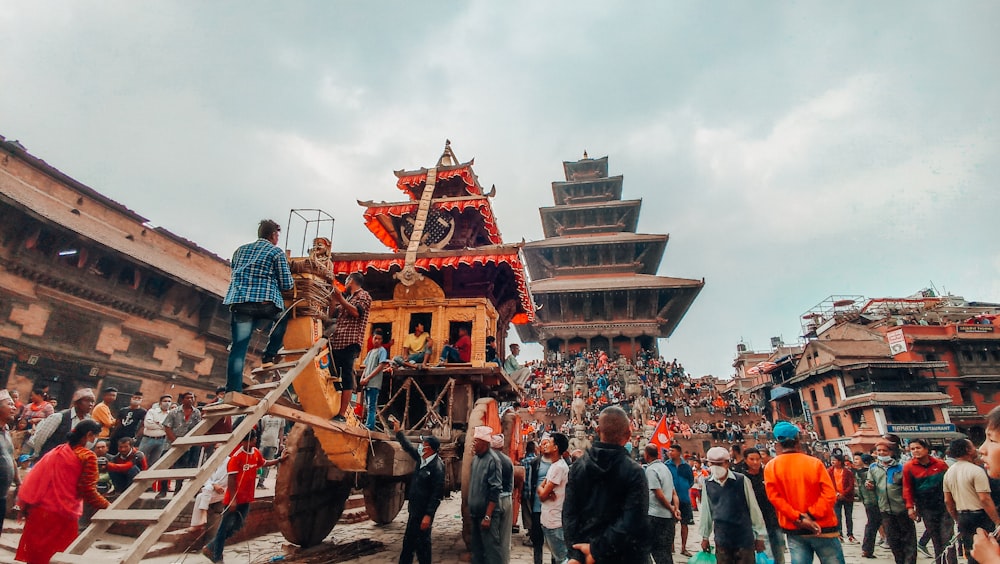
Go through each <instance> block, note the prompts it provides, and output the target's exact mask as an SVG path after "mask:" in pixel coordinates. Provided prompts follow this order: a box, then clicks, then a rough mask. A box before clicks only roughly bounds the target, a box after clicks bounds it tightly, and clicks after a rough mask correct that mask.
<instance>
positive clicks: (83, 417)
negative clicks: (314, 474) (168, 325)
mask: <svg viewBox="0 0 1000 564" xmlns="http://www.w3.org/2000/svg"><path fill="white" fill-rule="evenodd" d="M224 393H225V388H223V387H220V388H219V389H218V390H217V391H216V393H215V394H213V395H211V396H210V397H209V398H207V400H208V401H207V402H202V403H199V402H197V401H196V399H195V395H194V393H193V392H184V393H181V394H180V395H179V396H178V398H177V402H176V403H175V402H174V398H173V397H172V396H171V395H166V394H165V395H163V396H161V397H160V398H159V401H158V402H157V403H155V404H153V405H151V406H149V407H148V408H147V407H145V406H144V405H143V396H142V394H141V393H139V392H136V393H133V394H131V395H130V398H129V404H128V406H127V407H124V408H121V409H117V410H116V409H113V406H114V405H115V402H116V400H117V396H118V390H116V389H115V388H113V387H108V388H105V389H104V390H102V392H101V401H100V402H98V401H97V399H98V398H97V396H96V394H95V393H94V391H93V390H91V389H89V388H82V389H79V390H76V392H74V394H73V396H72V398H71V399H70V405H69V407H68V408H66V409H63V410H58V411H57V410H55V409H54V405H53V402H51V401H49V399H48V397H47V396H48V391H47V390H45V389H44V388H37V389H34V390H32V392H31V395H30V398H31V401H30V403H27V404H22V403H21V402H20V401H18V394H17V392H16V391H9V390H0V488H2V487H3V486H4V484H6V486H7V488H6V489H3V490H2V491H8V490H9V489H10V487H11V486H12V485H13V486H16V488H17V495H16V499H17V506H16V507H15V510H16V511H18V512H19V515H20V517H23V518H24V519H25V528H24V532H23V533H22V536H21V540H20V543H19V547H18V553H17V556H16V558H17V559H18V560H23V561H27V562H48V559H49V558H51V556H52V555H53V554H55V553H56V552H59V551H60V550H63V549H65V548H66V547H67V546H69V544H70V543H71V542H72V541H73V539H74V538H76V535H77V531H78V525H79V524H81V523H84V522H86V520H87V519H88V518H89V516H90V515H92V514H93V511H95V510H97V509H101V508H104V507H107V506H108V504H109V503H110V501H113V500H114V499H115V497H117V496H118V495H119V494H120V493H121V492H123V491H125V490H126V489H127V488H128V487H129V486H130V485H131V484H132V482H133V480H134V479H135V477H136V475H137V474H138V473H139V472H141V471H142V470H146V469H148V468H149V466H150V465H152V464H153V463H154V462H156V461H157V460H158V459H159V458H160V456H162V454H163V453H164V452H165V451H166V449H167V448H169V446H170V443H171V442H173V441H174V440H175V439H176V438H177V437H180V436H184V435H185V434H187V433H188V432H189V431H190V430H191V429H192V428H194V426H195V425H197V424H198V423H199V422H200V421H201V411H200V409H199V408H200V407H203V406H204V405H206V404H210V403H214V402H218V401H222V396H223V395H224ZM258 427H259V429H258V430H256V431H255V434H254V437H253V438H254V447H255V448H256V446H257V445H259V446H260V448H261V450H263V454H262V455H260V464H259V467H260V468H264V467H266V466H272V465H274V464H276V463H277V462H278V460H279V458H278V456H277V451H278V447H279V444H280V442H281V440H282V437H283V435H284V427H285V420H283V419H281V418H278V417H273V416H270V415H268V416H265V418H264V420H263V421H262V422H261V423H260V424H259V426H258ZM232 429H233V422H232V421H231V420H229V419H228V418H224V419H221V420H220V421H219V423H217V424H216V427H213V429H212V431H211V434H225V433H230V432H232ZM258 434H259V437H258ZM258 454H260V453H258ZM207 455H208V453H207V452H203V450H202V449H201V448H191V449H189V450H188V451H187V452H186V453H185V455H184V456H182V457H181V459H180V460H178V461H177V463H175V465H174V467H175V468H194V467H197V466H198V465H200V464H202V462H203V461H204V459H205V458H206V457H207ZM255 460H256V459H255ZM227 462H228V460H227ZM241 464H242V463H241ZM225 466H226V465H225V464H224V465H223V468H225ZM241 467H242V466H241ZM252 474H253V476H252V478H253V479H252V480H251V482H250V484H249V488H250V490H251V494H252V490H253V489H254V484H256V486H257V487H263V481H264V479H265V478H266V476H267V474H266V471H265V472H264V473H261V475H260V476H259V477H258V475H257V472H256V468H255V471H254V472H253V473H252ZM224 476H226V474H225V473H224ZM182 483H183V482H182V481H180V480H178V481H177V482H176V483H175V486H174V488H173V491H178V490H179V489H180V487H181V485H182ZM237 486H238V489H239V490H240V492H241V494H240V496H238V497H239V499H236V497H234V500H236V502H239V501H240V500H243V499H245V498H246V497H247V496H246V494H245V490H246V488H247V487H248V486H247V485H246V484H245V483H243V481H242V480H241V481H240V483H239V484H229V483H228V481H227V483H225V484H223V485H222V488H221V489H222V492H217V493H220V498H219V500H217V501H216V502H217V503H220V504H221V503H229V500H228V498H226V500H223V499H222V498H223V495H224V494H225V492H226V491H228V490H229V489H230V487H231V488H232V489H233V491H234V492H235V491H236V489H237ZM152 489H153V490H155V491H157V493H156V496H157V497H161V498H162V497H167V496H169V495H170V494H171V489H170V485H169V483H168V482H166V481H164V482H160V483H158V484H154V485H153V487H152ZM234 495H235V494H234ZM251 497H252V496H251ZM84 502H86V505H87V507H86V508H85V506H84ZM0 504H3V505H2V507H0V509H2V510H3V513H6V511H5V510H6V497H4V498H3V499H2V500H0ZM242 505H243V504H242V503H235V504H234V507H242ZM205 509H207V505H206V507H205ZM3 513H0V514H3ZM195 513H196V515H197V514H198V512H197V511H196V512H195ZM219 513H221V512H219ZM223 525H227V524H226V523H223ZM231 528H232V527H228V526H227V527H223V529H224V530H229V529H231ZM214 530H215V529H213V532H214ZM219 550H220V555H219V556H218V558H219V559H221V549H219Z"/></svg>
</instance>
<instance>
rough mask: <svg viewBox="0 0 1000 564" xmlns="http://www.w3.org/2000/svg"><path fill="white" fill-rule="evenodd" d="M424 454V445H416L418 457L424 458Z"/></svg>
mask: <svg viewBox="0 0 1000 564" xmlns="http://www.w3.org/2000/svg"><path fill="white" fill-rule="evenodd" d="M424 452H425V449H424V445H423V444H419V445H417V454H419V455H420V458H423V457H424Z"/></svg>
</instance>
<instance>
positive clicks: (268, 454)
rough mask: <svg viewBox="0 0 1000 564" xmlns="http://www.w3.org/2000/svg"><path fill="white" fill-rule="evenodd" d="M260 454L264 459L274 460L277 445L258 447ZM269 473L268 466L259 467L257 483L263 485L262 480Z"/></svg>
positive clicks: (276, 453) (269, 468) (276, 454)
mask: <svg viewBox="0 0 1000 564" xmlns="http://www.w3.org/2000/svg"><path fill="white" fill-rule="evenodd" d="M260 455H261V456H263V457H264V460H274V459H275V458H277V456H278V447H276V446H266V447H260ZM270 473H271V467H270V466H265V467H263V468H261V469H260V478H257V484H259V485H261V486H263V485H264V480H266V479H267V476H268V474H270Z"/></svg>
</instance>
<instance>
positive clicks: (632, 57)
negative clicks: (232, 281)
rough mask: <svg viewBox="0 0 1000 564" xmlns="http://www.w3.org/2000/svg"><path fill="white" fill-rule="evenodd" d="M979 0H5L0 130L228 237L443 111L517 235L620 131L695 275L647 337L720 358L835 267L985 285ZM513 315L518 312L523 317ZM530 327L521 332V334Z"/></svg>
mask: <svg viewBox="0 0 1000 564" xmlns="http://www.w3.org/2000/svg"><path fill="white" fill-rule="evenodd" d="M997 21H1000V4H998V3H996V2H989V1H983V2H971V1H970V2H955V3H951V2H948V3H944V2H932V1H905V2H903V1H887V2H876V3H872V2H803V1H799V2H769V1H763V2H753V3H749V2H675V1H633V2H608V1H606V0H605V1H593V2H592V1H582V0H578V1H573V2H562V1H551V2H535V1H518V0H508V1H505V2H486V1H472V2H456V1H447V0H444V1H436V2H413V1H410V2H395V1H382V2H320V1H316V2H305V1H299V2H283V3H274V2H252V1H245V2H233V1H225V2H222V1H220V2H158V1H151V2H142V3H136V2H115V1H102V2H89V1H44V0H43V1H38V2H13V1H0V37H2V38H3V42H2V47H0V135H3V136H5V137H6V138H7V139H9V140H15V139H16V140H19V141H20V142H21V143H22V144H23V145H24V146H25V147H26V148H27V149H28V151H29V152H31V153H32V154H33V155H35V156H37V157H40V158H42V159H44V160H46V161H47V162H48V163H50V164H52V165H53V166H55V167H56V168H58V169H60V170H61V171H63V172H65V173H66V174H68V175H70V176H71V177H73V178H75V179H77V180H79V181H81V182H83V183H85V184H87V185H88V186H90V187H92V188H94V189H96V190H97V191H99V192H101V193H103V194H105V195H107V196H109V197H111V198H113V199H115V200H117V201H119V202H121V203H122V204H124V205H126V206H128V207H130V208H132V209H133V210H135V211H137V212H138V213H140V214H141V215H143V216H145V217H147V218H149V220H150V222H151V223H152V224H154V225H158V226H162V227H165V228H167V229H169V230H171V231H173V232H175V233H177V234H179V235H181V236H184V237H186V238H188V239H191V240H193V241H195V242H197V243H198V244H200V245H201V246H203V247H205V248H207V249H209V250H211V251H213V252H215V253H217V254H218V255H220V256H223V257H228V256H230V254H231V253H232V251H233V250H234V249H235V248H236V247H237V246H238V245H240V244H242V243H245V242H248V241H249V240H252V239H253V238H254V235H255V230H256V224H257V221H258V220H259V219H260V218H262V217H273V218H275V219H277V220H278V221H279V222H281V223H285V222H286V221H287V218H288V217H289V210H290V209H292V208H321V209H323V210H325V211H327V212H329V213H330V214H332V215H333V216H334V217H335V218H336V224H335V237H334V248H335V250H339V251H376V250H383V249H384V248H380V244H379V243H378V242H377V241H376V240H375V238H374V237H373V236H372V235H371V234H370V233H369V232H368V231H367V230H366V229H365V228H364V227H363V224H362V221H361V216H362V209H361V208H359V207H358V206H357V204H356V200H358V199H361V200H375V201H383V200H384V201H396V200H399V199H401V198H400V195H401V192H399V191H398V190H397V189H396V188H395V177H394V176H393V174H392V171H394V170H399V169H415V168H419V167H421V166H432V165H433V164H434V163H435V162H436V161H437V158H438V156H439V155H440V154H441V150H442V148H443V145H444V141H445V139H450V140H451V142H452V148H453V150H454V151H455V153H456V154H457V156H458V157H459V158H460V159H461V160H468V159H472V158H475V171H476V173H477V174H478V176H479V179H480V182H481V183H482V184H484V185H485V186H487V187H489V186H490V185H495V186H496V188H497V195H496V197H495V198H494V200H493V206H494V210H495V213H496V215H497V218H498V223H499V226H500V229H501V232H502V234H503V236H504V239H505V241H507V242H514V241H520V240H521V239H524V240H527V241H532V240H538V239H541V238H542V230H541V223H540V219H539V215H538V212H537V208H538V207H541V206H549V205H552V203H553V202H552V192H551V182H553V181H558V180H562V162H563V161H573V160H577V159H579V158H581V157H582V154H583V152H584V151H585V150H586V151H587V152H588V153H589V155H590V156H591V157H601V156H605V155H607V156H608V157H609V162H610V173H611V174H612V175H616V174H622V175H624V194H623V196H624V198H626V199H634V198H641V199H642V200H643V207H642V214H641V216H640V221H639V232H645V233H669V234H670V243H669V245H668V246H667V250H666V253H665V255H664V258H663V261H662V263H661V266H660V271H659V274H661V275H666V276H677V277H686V278H698V279H700V278H703V277H704V278H705V281H706V282H705V287H704V289H703V291H702V292H701V294H700V296H699V297H698V299H697V300H696V301H695V302H694V304H693V306H692V307H691V309H690V310H689V312H688V314H687V315H686V317H685V318H684V319H683V320H682V322H681V323H680V325H679V326H678V328H677V330H676V331H675V333H674V335H673V336H672V337H671V338H670V339H669V340H662V341H661V342H660V346H661V350H662V352H663V354H664V355H665V356H666V357H668V358H674V357H676V358H678V359H679V360H680V361H681V362H682V363H683V364H684V365H685V366H686V367H687V369H688V370H689V372H691V373H692V374H695V375H704V374H714V375H716V376H720V377H725V376H728V375H730V374H732V372H733V369H732V361H733V358H734V356H735V352H736V345H737V343H740V342H743V343H745V344H747V345H748V346H749V347H750V348H751V349H755V350H766V349H768V348H769V339H770V337H772V336H780V337H782V338H783V339H784V341H785V342H786V343H794V342H796V341H797V340H798V338H799V337H798V336H799V334H800V333H801V331H800V323H799V322H800V317H801V315H802V313H803V312H805V311H807V310H809V309H810V308H811V307H813V306H814V305H815V304H817V303H819V302H820V301H822V300H823V299H824V298H826V297H827V296H829V295H832V294H842V295H864V296H867V297H881V296H906V295H910V294H913V293H914V292H917V291H919V290H921V289H922V288H927V287H931V286H932V285H933V287H935V288H937V289H938V290H939V291H942V292H951V293H954V294H958V295H963V296H965V297H966V298H968V299H975V300H981V301H996V302H1000V237H997V236H996V234H995V232H994V228H991V227H990V226H991V225H995V222H996V217H997V216H996V210H997V209H1000V190H997V179H998V178H1000V159H998V156H1000V121H998V117H1000V73H998V72H997V69H998V68H1000V35H998V34H996V33H995V29H994V26H995V22H997ZM510 335H511V336H514V335H516V332H515V331H513V329H512V330H511V331H510ZM540 352H541V348H540V347H537V346H531V347H528V348H526V349H525V350H522V353H521V357H522V360H525V359H530V358H533V357H537V356H539V355H540Z"/></svg>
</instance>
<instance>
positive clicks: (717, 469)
mask: <svg viewBox="0 0 1000 564" xmlns="http://www.w3.org/2000/svg"><path fill="white" fill-rule="evenodd" d="M709 471H710V472H711V473H712V477H713V478H715V479H716V480H718V481H720V482H721V481H723V480H725V479H726V476H728V475H729V470H728V469H727V468H726V467H725V466H712V467H710V469H709Z"/></svg>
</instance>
